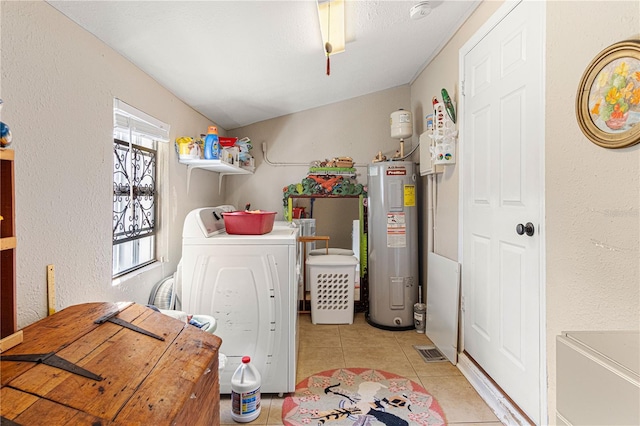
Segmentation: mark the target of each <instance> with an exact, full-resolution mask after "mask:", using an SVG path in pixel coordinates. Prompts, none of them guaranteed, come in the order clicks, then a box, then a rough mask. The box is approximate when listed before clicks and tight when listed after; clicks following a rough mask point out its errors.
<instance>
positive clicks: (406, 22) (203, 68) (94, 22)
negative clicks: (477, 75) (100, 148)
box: [48, 0, 478, 130]
mask: <svg viewBox="0 0 640 426" xmlns="http://www.w3.org/2000/svg"><path fill="white" fill-rule="evenodd" d="M48 3H49V4H51V5H52V6H53V7H55V8H56V9H58V10H59V11H60V12H62V13H63V14H65V15H66V16H68V17H69V18H70V19H72V20H73V21H75V22H77V23H78V24H79V25H80V26H82V27H84V28H85V29H86V30H87V31H89V32H91V33H93V34H94V35H95V36H96V37H97V38H99V39H100V40H102V41H103V42H104V43H106V44H107V45H109V46H110V47H111V48H113V49H114V50H115V51H117V52H119V53H120V54H121V55H123V56H124V57H125V58H127V59H128V60H130V61H131V62H132V63H134V64H135V65H136V66H138V68H140V69H141V70H143V71H144V72H145V73H147V74H148V75H150V76H151V77H152V78H153V79H155V80H156V81H157V82H159V83H160V84H161V85H162V86H163V87H165V88H167V89H168V90H169V91H171V92H172V93H173V94H175V95H176V96H177V97H178V98H180V99H181V100H183V101H184V102H185V103H186V104H188V105H190V106H191V107H192V108H193V109H195V110H196V111H199V112H200V113H201V114H202V115H204V116H206V117H208V118H209V119H210V120H212V121H214V122H215V123H217V124H218V125H219V126H221V127H223V128H224V129H227V130H231V129H235V128H238V127H242V126H245V125H248V124H252V123H256V122H259V121H263V120H267V119H270V118H274V117H279V116H282V115H286V114H291V113H294V112H299V111H304V110H307V109H310V108H314V107H318V106H322V105H327V104H330V103H333V102H338V101H342V100H345V99H350V98H354V97H357V96H362V95H366V94H369V93H373V92H377V91H380V90H384V89H388V88H391V87H396V86H400V85H403V84H407V83H410V82H412V81H413V79H414V78H415V77H416V76H417V75H418V74H419V73H420V71H421V70H422V69H423V68H424V66H425V65H427V64H428V62H429V61H430V60H431V59H432V58H433V57H434V56H435V55H436V54H437V53H438V51H439V50H440V49H441V48H442V47H443V46H444V45H445V44H446V42H447V41H448V40H449V39H450V38H451V36H452V35H453V34H454V33H455V32H456V30H457V29H458V28H459V27H460V26H461V25H462V23H463V22H464V20H465V19H466V18H467V17H468V16H469V15H470V14H471V12H472V11H473V10H474V9H475V8H476V6H477V5H478V1H476V0H438V1H430V2H429V3H430V6H431V8H432V11H431V13H430V14H429V15H427V16H426V17H424V18H422V19H419V20H414V19H411V18H410V9H411V7H412V6H414V5H415V4H416V3H418V0H415V1H402V0H388V1H374V0H367V1H364V0H359V1H355V0H351V1H349V0H347V1H346V6H345V17H346V24H345V26H346V33H347V45H346V51H345V52H344V53H339V54H336V55H332V56H331V75H330V76H327V75H326V57H325V54H324V50H323V43H322V38H321V35H320V24H319V22H318V13H317V7H316V1H315V0H289V1H243V0H242V1H213V0H211V1H87V0H84V1H67V0H63V1H49V2H48Z"/></svg>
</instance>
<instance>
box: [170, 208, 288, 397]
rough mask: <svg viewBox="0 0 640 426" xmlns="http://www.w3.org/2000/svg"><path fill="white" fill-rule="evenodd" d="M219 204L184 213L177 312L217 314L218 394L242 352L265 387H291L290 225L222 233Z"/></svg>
mask: <svg viewBox="0 0 640 426" xmlns="http://www.w3.org/2000/svg"><path fill="white" fill-rule="evenodd" d="M224 211H225V208H224V207H222V208H221V207H206V208H200V209H196V210H193V211H191V212H190V213H189V214H188V215H187V217H186V219H185V222H184V228H183V232H182V238H183V239H182V262H181V263H182V265H181V268H180V270H181V271H180V272H179V273H180V274H181V287H182V290H181V301H182V310H184V311H186V312H198V313H200V314H204V315H211V316H213V317H214V318H216V320H217V322H218V327H217V330H216V332H215V334H216V335H217V336H219V337H220V338H221V339H222V347H221V348H220V352H221V353H223V354H225V355H226V356H227V365H226V368H225V369H224V370H223V371H222V373H221V376H220V392H221V393H231V376H232V375H233V372H234V371H235V370H236V368H237V367H238V365H240V364H241V359H242V357H243V356H245V355H248V356H250V357H251V362H252V364H254V365H255V366H256V367H257V368H258V370H259V371H260V375H261V378H262V386H261V391H262V392H264V393H279V394H283V393H287V392H293V391H294V390H295V385H296V365H297V347H298V344H297V342H298V332H297V292H298V286H299V282H300V274H299V270H298V266H297V265H298V245H297V243H296V241H297V233H298V230H297V229H296V228H295V227H289V226H284V225H283V224H278V226H274V228H273V230H272V231H271V232H270V233H268V234H264V235H229V234H227V233H226V231H225V230H224V219H223V218H222V212H224Z"/></svg>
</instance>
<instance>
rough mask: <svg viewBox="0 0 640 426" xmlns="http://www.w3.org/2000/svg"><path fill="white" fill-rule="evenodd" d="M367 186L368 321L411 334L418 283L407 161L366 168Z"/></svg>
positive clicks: (412, 177)
mask: <svg viewBox="0 0 640 426" xmlns="http://www.w3.org/2000/svg"><path fill="white" fill-rule="evenodd" d="M367 186H368V191H367V193H368V209H367V219H368V237H367V238H368V247H369V248H368V249H369V256H368V272H369V311H368V314H367V321H368V322H369V323H370V324H371V325H374V326H376V327H379V328H385V329H391V330H408V329H412V328H414V327H415V326H414V322H413V305H414V304H415V303H417V302H418V280H419V278H418V200H417V196H418V191H417V188H416V173H415V165H414V163H412V162H410V161H387V162H380V163H373V164H370V165H369V170H368V182H367Z"/></svg>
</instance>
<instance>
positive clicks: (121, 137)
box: [112, 99, 169, 278]
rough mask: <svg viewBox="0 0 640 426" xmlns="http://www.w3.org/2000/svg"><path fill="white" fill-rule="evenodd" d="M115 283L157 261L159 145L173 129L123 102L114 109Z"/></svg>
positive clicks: (166, 139)
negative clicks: (157, 168)
mask: <svg viewBox="0 0 640 426" xmlns="http://www.w3.org/2000/svg"><path fill="white" fill-rule="evenodd" d="M113 115H114V125H113V267H112V274H113V278H117V277H120V276H122V275H124V274H126V273H128V272H131V271H133V270H135V269H138V268H141V267H143V266H146V265H148V264H150V263H153V262H155V260H156V231H157V227H158V224H157V221H156V218H157V209H158V205H157V204H158V203H157V198H158V197H157V183H158V182H157V179H156V176H157V174H156V163H157V143H158V142H168V141H169V126H168V125H167V124H165V123H162V122H160V121H158V120H156V119H155V118H153V117H151V116H149V115H147V114H145V113H143V112H142V111H139V110H137V109H135V108H133V107H132V106H130V105H127V104H126V103H124V102H122V101H121V100H119V99H114V107H113Z"/></svg>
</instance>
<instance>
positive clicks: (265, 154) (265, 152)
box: [262, 142, 413, 167]
mask: <svg viewBox="0 0 640 426" xmlns="http://www.w3.org/2000/svg"><path fill="white" fill-rule="evenodd" d="M411 152H413V151H411ZM262 156H263V158H264V162H265V163H267V164H268V165H270V166H274V167H281V166H309V164H310V163H311V162H310V161H309V162H308V163H295V162H291V163H282V162H273V161H271V160H269V158H268V157H267V143H266V142H262ZM368 165H369V164H354V165H353V166H354V167H367V166H368Z"/></svg>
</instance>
